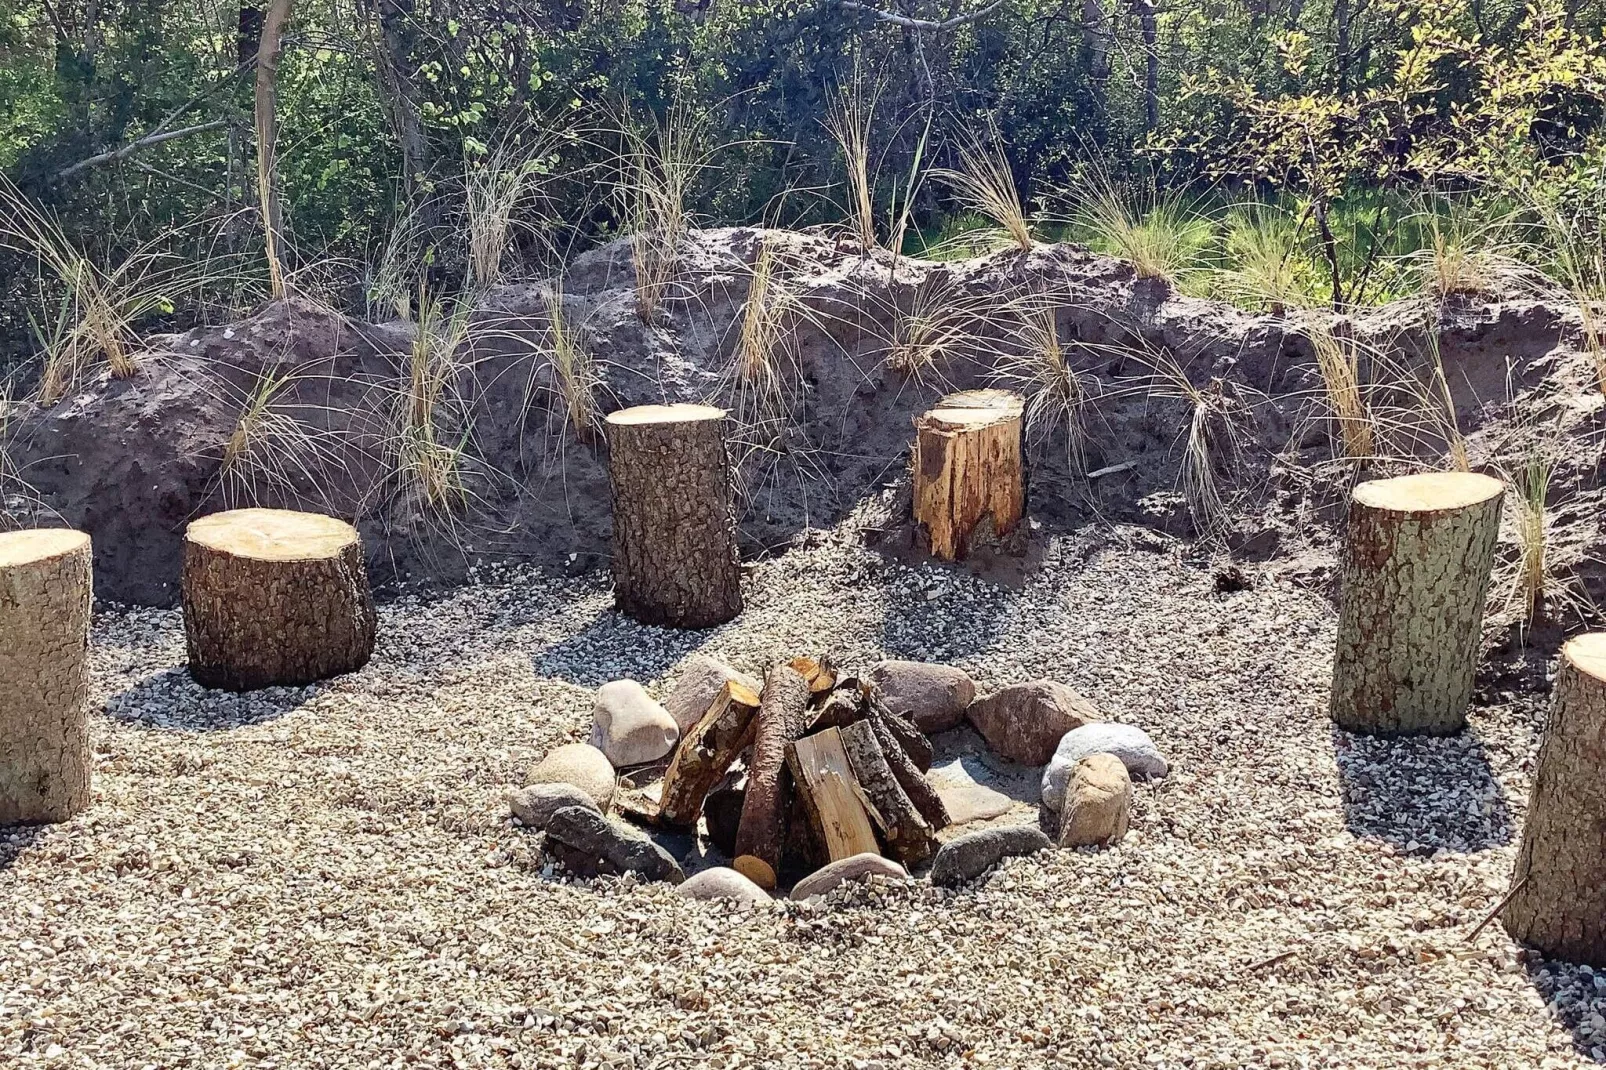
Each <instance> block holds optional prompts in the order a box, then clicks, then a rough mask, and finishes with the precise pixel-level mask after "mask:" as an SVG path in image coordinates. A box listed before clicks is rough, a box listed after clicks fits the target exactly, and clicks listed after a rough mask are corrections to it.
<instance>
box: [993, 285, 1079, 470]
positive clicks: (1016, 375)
mask: <svg viewBox="0 0 1606 1070" xmlns="http://www.w3.org/2000/svg"><path fill="white" fill-rule="evenodd" d="M1013 308H1014V310H1015V312H1016V314H1017V315H1018V316H1019V324H1018V326H1017V328H1016V332H1015V341H1016V345H1015V346H1014V347H1012V348H1011V349H1010V350H1009V351H1006V352H1004V353H1001V354H999V357H998V361H997V367H996V370H995V371H994V373H993V378H994V379H995V380H996V381H997V382H998V383H999V384H1000V385H1003V386H1007V387H1009V388H1010V389H1013V390H1017V391H1019V392H1020V393H1021V394H1023V395H1024V396H1025V398H1026V436H1027V438H1028V440H1031V441H1041V440H1043V439H1046V438H1048V437H1050V436H1051V435H1052V434H1054V433H1055V432H1056V431H1057V430H1058V429H1060V428H1062V427H1063V428H1064V432H1065V448H1066V451H1067V453H1068V455H1069V457H1070V461H1071V465H1072V467H1073V468H1074V469H1075V470H1076V471H1078V472H1085V471H1086V470H1087V442H1088V430H1087V422H1088V421H1087V417H1088V409H1089V407H1090V405H1091V389H1092V384H1093V383H1094V382H1095V381H1094V380H1092V379H1091V377H1084V376H1083V375H1081V374H1080V373H1079V372H1078V371H1077V370H1076V368H1075V366H1074V365H1073V364H1072V363H1071V360H1070V354H1069V353H1068V352H1067V350H1066V346H1065V343H1064V341H1063V340H1062V339H1061V338H1060V332H1059V305H1058V303H1056V302H1055V300H1054V299H1053V295H1051V294H1035V295H1032V296H1030V297H1027V298H1022V299H1018V300H1017V301H1016V302H1014V304H1013Z"/></svg>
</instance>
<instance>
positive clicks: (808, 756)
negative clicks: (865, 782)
mask: <svg viewBox="0 0 1606 1070" xmlns="http://www.w3.org/2000/svg"><path fill="white" fill-rule="evenodd" d="M786 765H787V768H788V769H790V770H791V772H792V783H793V785H794V786H795V787H796V789H797V793H798V797H799V798H801V799H802V800H803V806H804V809H805V810H806V811H807V813H808V816H809V820H810V821H811V822H813V824H814V828H815V831H816V832H818V833H819V835H820V841H821V842H822V843H824V844H825V853H826V858H827V861H830V862H835V861H837V860H838V859H841V858H852V857H853V856H854V855H858V854H864V853H865V852H866V851H869V852H871V853H879V851H880V850H881V847H880V845H879V844H878V843H877V842H876V838H875V829H873V828H872V827H871V826H870V815H869V814H868V813H866V812H865V800H864V799H863V798H862V797H861V796H860V794H859V783H858V780H857V779H856V778H855V777H854V775H853V770H852V769H851V768H850V767H849V766H848V756H847V753H846V752H845V751H844V750H843V749H842V735H841V733H840V732H838V731H837V730H836V729H835V728H827V729H826V730H825V731H823V732H816V733H815V734H814V735H812V736H805V737H804V738H802V739H800V740H797V741H796V742H795V743H792V744H790V745H788V747H787V748H786Z"/></svg>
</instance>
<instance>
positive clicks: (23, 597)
mask: <svg viewBox="0 0 1606 1070" xmlns="http://www.w3.org/2000/svg"><path fill="white" fill-rule="evenodd" d="M92 584H93V575H92V568H91V549H90V541H89V536H88V535H86V534H84V533H83V532H81V531H72V530H70V529H66V528H40V529H35V530H29V531H11V532H6V533H5V534H0V825H6V824H13V823H23V824H39V823H43V822H51V821H64V820H66V819H67V818H69V817H71V816H72V815H73V814H75V813H77V812H79V811H80V810H82V809H84V808H85V807H86V806H88V805H89V800H90V791H89V772H90V755H89V726H88V708H87V707H88V699H89V678H88V674H87V672H86V669H85V661H86V657H87V654H88V651H89V618H90V606H91V603H92V600H93V593H92Z"/></svg>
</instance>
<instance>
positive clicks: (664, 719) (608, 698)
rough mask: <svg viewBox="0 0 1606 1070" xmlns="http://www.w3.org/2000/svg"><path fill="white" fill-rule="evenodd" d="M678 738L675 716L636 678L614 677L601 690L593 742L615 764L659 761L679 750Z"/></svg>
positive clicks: (593, 715)
mask: <svg viewBox="0 0 1606 1070" xmlns="http://www.w3.org/2000/svg"><path fill="white" fill-rule="evenodd" d="M678 739H680V728H679V727H678V726H677V725H676V724H675V719H674V718H673V717H671V716H669V711H668V710H666V709H664V708H663V707H662V706H660V705H658V703H656V702H654V701H653V699H652V696H651V695H649V694H647V689H646V688H644V687H642V686H641V685H640V684H638V683H637V682H636V681H634V680H614V681H613V682H612V683H607V684H603V685H602V686H601V687H600V688H598V689H597V702H596V705H595V706H593V707H592V709H591V745H592V746H593V747H596V748H597V749H598V750H600V751H602V753H603V754H605V755H607V756H608V761H610V762H612V763H613V764H614V766H615V767H619V766H627V765H645V764H646V763H648V762H656V761H657V760H658V759H659V758H662V757H663V756H664V755H666V754H668V753H669V752H670V751H672V750H674V749H675V742H676V741H677V740H678Z"/></svg>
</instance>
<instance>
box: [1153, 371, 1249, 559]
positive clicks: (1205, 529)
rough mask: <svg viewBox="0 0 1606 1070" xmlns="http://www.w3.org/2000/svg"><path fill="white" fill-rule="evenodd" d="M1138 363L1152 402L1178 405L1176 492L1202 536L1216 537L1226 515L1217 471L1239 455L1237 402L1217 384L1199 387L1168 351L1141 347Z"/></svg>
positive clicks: (1217, 381) (1227, 467)
mask: <svg viewBox="0 0 1606 1070" xmlns="http://www.w3.org/2000/svg"><path fill="white" fill-rule="evenodd" d="M1137 359H1138V360H1139V361H1140V362H1141V363H1143V364H1144V365H1146V366H1147V367H1148V368H1149V373H1150V374H1149V377H1148V382H1147V387H1146V389H1147V391H1148V395H1149V397H1151V398H1160V399H1169V400H1172V401H1177V402H1181V403H1182V404H1183V406H1184V407H1185V409H1186V411H1187V419H1186V421H1185V422H1184V424H1183V427H1182V430H1181V431H1180V432H1179V434H1178V438H1179V440H1180V441H1181V443H1182V463H1181V466H1180V470H1179V475H1178V483H1179V489H1180V490H1181V492H1182V496H1183V498H1184V500H1185V501H1186V502H1187V505H1188V512H1189V514H1190V515H1191V516H1192V517H1193V523H1194V527H1195V528H1196V529H1197V530H1198V531H1199V533H1200V534H1201V535H1209V534H1212V533H1213V532H1215V531H1216V530H1217V528H1218V526H1219V524H1220V521H1221V518H1222V516H1223V514H1224V513H1225V511H1226V501H1225V499H1224V498H1223V496H1222V489H1221V480H1220V477H1219V476H1218V474H1217V473H1218V472H1220V471H1227V470H1231V469H1232V468H1233V467H1235V466H1236V465H1237V463H1238V458H1239V454H1240V452H1241V438H1242V435H1243V431H1242V429H1241V428H1240V427H1239V426H1238V416H1239V413H1238V412H1237V411H1236V409H1237V403H1236V400H1235V399H1234V398H1233V397H1232V396H1231V395H1229V394H1228V393H1227V391H1226V388H1225V386H1224V384H1223V383H1222V381H1221V380H1220V379H1211V381H1210V382H1208V383H1206V384H1204V385H1200V384H1197V383H1195V382H1194V381H1193V379H1192V378H1191V377H1190V376H1189V374H1188V370H1187V369H1186V368H1185V367H1183V365H1182V363H1181V362H1180V361H1178V360H1177V359H1176V357H1174V356H1172V355H1171V354H1170V353H1169V352H1166V351H1163V350H1155V349H1152V348H1150V347H1144V348H1143V349H1142V351H1141V352H1140V353H1139V354H1138V356H1137Z"/></svg>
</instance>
